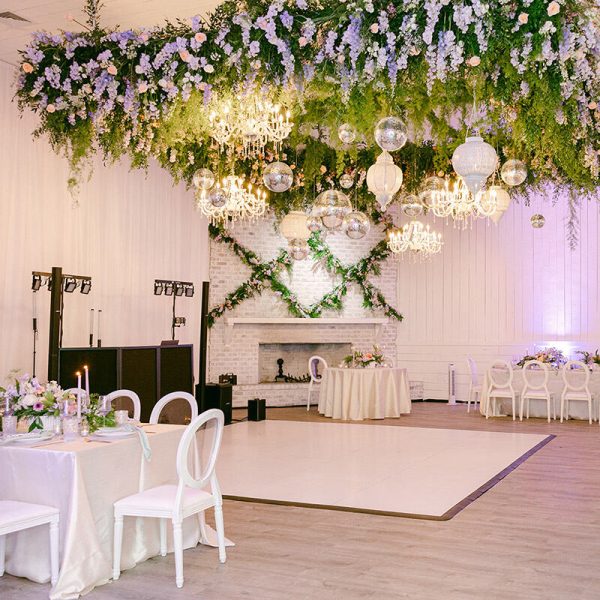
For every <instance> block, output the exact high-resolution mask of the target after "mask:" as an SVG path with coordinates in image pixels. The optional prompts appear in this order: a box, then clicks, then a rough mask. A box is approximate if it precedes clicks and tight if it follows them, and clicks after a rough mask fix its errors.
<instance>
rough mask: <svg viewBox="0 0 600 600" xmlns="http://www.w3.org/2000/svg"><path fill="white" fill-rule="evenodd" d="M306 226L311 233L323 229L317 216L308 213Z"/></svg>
mask: <svg viewBox="0 0 600 600" xmlns="http://www.w3.org/2000/svg"><path fill="white" fill-rule="evenodd" d="M306 227H307V228H308V230H309V231H310V232H311V233H316V232H317V231H321V230H322V229H323V223H322V221H321V219H320V218H319V217H315V216H313V215H310V216H308V217H307V219H306Z"/></svg>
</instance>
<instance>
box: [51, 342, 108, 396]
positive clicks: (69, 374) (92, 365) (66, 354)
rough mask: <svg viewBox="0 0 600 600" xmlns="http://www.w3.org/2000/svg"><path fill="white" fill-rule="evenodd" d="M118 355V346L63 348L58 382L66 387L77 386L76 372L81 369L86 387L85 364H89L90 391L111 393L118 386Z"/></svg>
mask: <svg viewBox="0 0 600 600" xmlns="http://www.w3.org/2000/svg"><path fill="white" fill-rule="evenodd" d="M118 356H119V350H118V348H61V349H60V353H59V374H58V382H59V383H60V385H61V387H62V388H64V389H67V388H72V387H77V376H76V375H75V373H76V372H77V371H81V376H82V381H81V385H82V387H85V378H84V373H83V365H87V366H88V369H89V373H90V392H91V393H92V394H110V392H113V391H114V390H116V389H117V388H118V382H119V378H118Z"/></svg>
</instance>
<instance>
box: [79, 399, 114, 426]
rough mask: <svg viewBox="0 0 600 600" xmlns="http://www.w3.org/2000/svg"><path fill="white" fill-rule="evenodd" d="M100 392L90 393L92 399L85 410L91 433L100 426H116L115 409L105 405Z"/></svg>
mask: <svg viewBox="0 0 600 600" xmlns="http://www.w3.org/2000/svg"><path fill="white" fill-rule="evenodd" d="M100 398H101V396H99V395H98V394H90V401H89V402H88V405H87V407H86V408H85V410H84V411H83V414H84V415H85V418H86V420H87V422H88V427H89V429H90V433H94V431H96V430H97V429H100V427H116V425H117V423H116V421H115V411H114V410H113V408H112V406H110V405H108V406H106V405H104V404H103V402H101V400H100Z"/></svg>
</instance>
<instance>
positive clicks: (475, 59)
mask: <svg viewBox="0 0 600 600" xmlns="http://www.w3.org/2000/svg"><path fill="white" fill-rule="evenodd" d="M467 64H468V65H469V66H470V67H477V66H478V65H480V64H481V58H479V56H471V58H470V59H469V60H468V61H467Z"/></svg>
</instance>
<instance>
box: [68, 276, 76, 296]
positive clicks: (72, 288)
mask: <svg viewBox="0 0 600 600" xmlns="http://www.w3.org/2000/svg"><path fill="white" fill-rule="evenodd" d="M76 287H77V279H75V278H74V277H65V292H67V293H69V294H70V293H71V292H74V291H75V288H76Z"/></svg>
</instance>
